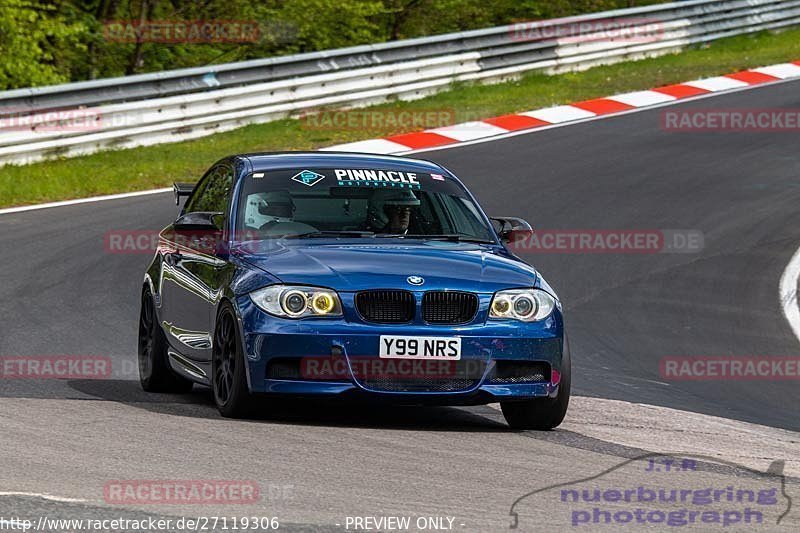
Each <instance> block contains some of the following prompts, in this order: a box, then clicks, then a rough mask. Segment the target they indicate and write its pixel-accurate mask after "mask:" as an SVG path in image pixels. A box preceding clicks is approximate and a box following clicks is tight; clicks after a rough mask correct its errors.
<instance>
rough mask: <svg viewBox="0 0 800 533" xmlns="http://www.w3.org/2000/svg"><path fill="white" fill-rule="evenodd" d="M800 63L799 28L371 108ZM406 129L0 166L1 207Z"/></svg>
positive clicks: (601, 88)
mask: <svg viewBox="0 0 800 533" xmlns="http://www.w3.org/2000/svg"><path fill="white" fill-rule="evenodd" d="M798 59H800V29H794V30H790V31H785V32H782V33H777V34H772V33H762V34H758V35H753V36H744V37H735V38H731V39H726V40H721V41H717V42H715V43H713V44H711V45H710V46H704V47H702V48H696V49H690V50H687V51H685V52H683V53H680V54H674V55H669V56H664V57H660V58H655V59H648V60H643V61H636V62H629V63H620V64H617V65H611V66H603V67H596V68H593V69H591V70H587V71H585V72H580V73H570V74H563V75H558V76H546V75H543V74H531V75H527V76H524V77H523V78H521V79H519V80H517V81H513V82H508V83H502V84H497V85H459V86H454V87H453V88H452V90H449V91H447V92H443V93H439V94H437V95H434V96H431V97H429V98H424V99H421V100H417V101H414V102H396V103H390V104H384V105H381V106H375V108H373V109H379V110H385V109H407V110H415V109H416V110H434V109H443V110H455V111H456V118H457V120H458V121H459V122H461V121H464V120H470V119H473V120H474V119H477V118H487V117H492V116H497V115H503V114H507V113H513V112H519V111H528V110H532V109H537V108H541V107H547V106H551V105H556V104H566V103H570V102H577V101H581V100H586V99H589V98H596V97H602V96H609V95H612V94H616V93H621V92H626V91H634V90H641V89H649V88H652V87H657V86H661V85H668V84H672V83H679V82H683V81H688V80H691V79H696V78H700V77H707V76H714V75H720V74H728V73H731V72H735V71H737V70H743V69H746V68H753V67H756V66H763V65H769V64H774V63H780V62H785V61H794V60H798ZM396 133H403V132H402V131H399V130H393V129H390V128H383V129H374V130H370V131H364V130H356V129H352V130H347V129H345V130H334V129H327V130H320V129H312V128H309V127H308V126H306V125H304V123H303V122H301V121H298V120H280V121H276V122H270V123H267V124H258V125H251V126H246V127H243V128H240V129H237V130H234V131H231V132H227V133H220V134H216V135H213V136H209V137H205V138H202V139H197V140H193V141H186V142H181V143H173V144H162V145H158V146H150V147H143V148H133V149H128V150H116V151H108V152H101V153H97V154H93V155H89V156H83V157H76V158H71V159H58V160H51V161H46V162H41V163H36V164H32V165H26V166H5V167H0V206H15V205H26V204H34V203H40V202H46V201H55V200H65V199H71V198H81V197H88V196H96V195H101V194H112V193H119V192H128V191H137V190H146V189H152V188H157V187H164V186H169V185H170V184H171V183H172V182H173V181H194V180H196V179H198V178H199V177H200V176H201V175H202V173H203V172H204V170H205V169H206V168H208V167H209V166H210V165H211V164H212V163H213V162H214V161H216V160H217V159H219V158H221V157H224V156H226V155H230V154H233V153H243V152H258V151H272V150H313V149H317V148H320V147H323V146H327V145H332V144H338V143H343V142H349V141H356V140H360V139H369V138H375V137H383V136H386V135H392V134H396Z"/></svg>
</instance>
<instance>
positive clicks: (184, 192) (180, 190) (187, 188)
mask: <svg viewBox="0 0 800 533" xmlns="http://www.w3.org/2000/svg"><path fill="white" fill-rule="evenodd" d="M172 190H173V192H174V193H175V205H181V197H184V196H191V195H192V191H194V183H177V182H176V183H173V184H172Z"/></svg>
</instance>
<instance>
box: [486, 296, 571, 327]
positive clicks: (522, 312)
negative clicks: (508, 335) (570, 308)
mask: <svg viewBox="0 0 800 533" xmlns="http://www.w3.org/2000/svg"><path fill="white" fill-rule="evenodd" d="M555 307H556V299H555V298H553V297H552V296H551V295H550V294H548V293H547V292H545V291H543V290H540V289H514V290H508V291H499V292H497V293H495V295H494V298H492V306H491V310H490V311H489V318H494V319H513V320H521V321H523V322H538V321H539V320H544V319H545V318H547V317H548V316H550V314H551V313H552V312H553V309H554V308H555Z"/></svg>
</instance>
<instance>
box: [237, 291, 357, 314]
mask: <svg viewBox="0 0 800 533" xmlns="http://www.w3.org/2000/svg"><path fill="white" fill-rule="evenodd" d="M250 299H251V300H253V303H254V304H256V305H257V306H258V307H260V308H261V309H263V310H264V311H266V312H267V313H269V314H271V315H275V316H280V317H284V318H305V317H309V316H316V317H339V316H342V303H341V301H339V295H338V294H336V291H332V290H330V289H320V288H318V287H303V286H297V285H270V286H269V287H264V288H263V289H259V290H257V291H255V292H252V293H250Z"/></svg>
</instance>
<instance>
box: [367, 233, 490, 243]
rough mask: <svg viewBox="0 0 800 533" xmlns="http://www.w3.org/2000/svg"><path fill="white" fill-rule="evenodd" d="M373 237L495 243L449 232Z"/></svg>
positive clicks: (392, 234) (379, 235)
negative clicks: (442, 233) (443, 233)
mask: <svg viewBox="0 0 800 533" xmlns="http://www.w3.org/2000/svg"><path fill="white" fill-rule="evenodd" d="M375 237H381V238H383V237H387V238H398V239H421V240H430V241H451V242H471V243H476V244H497V243H496V242H494V241H490V240H487V239H479V238H477V237H470V236H469V235H459V234H457V233H451V234H446V235H423V234H409V233H407V234H403V233H391V234H385V235H383V234H376V235H375Z"/></svg>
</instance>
